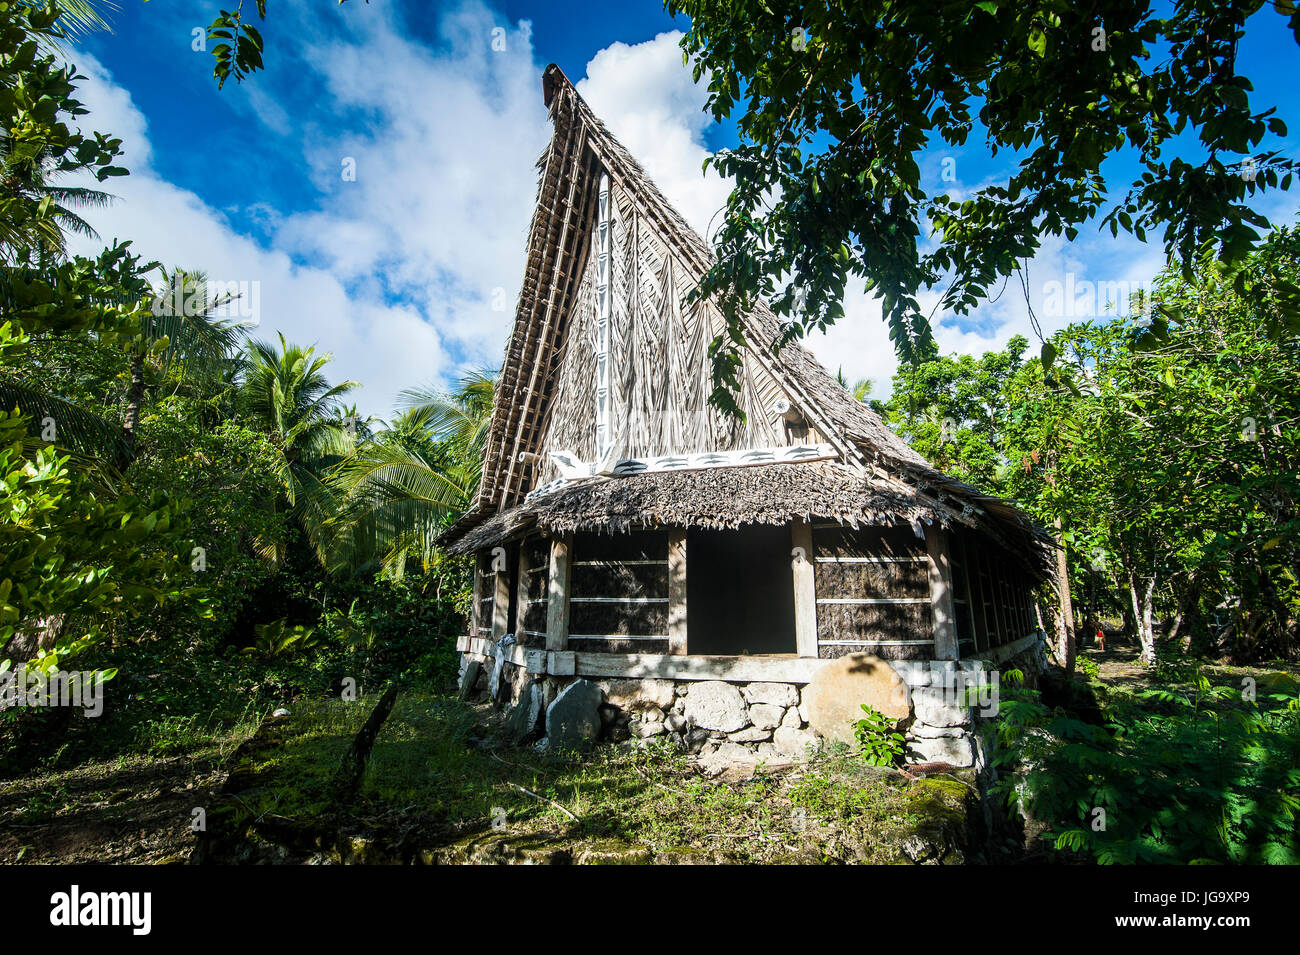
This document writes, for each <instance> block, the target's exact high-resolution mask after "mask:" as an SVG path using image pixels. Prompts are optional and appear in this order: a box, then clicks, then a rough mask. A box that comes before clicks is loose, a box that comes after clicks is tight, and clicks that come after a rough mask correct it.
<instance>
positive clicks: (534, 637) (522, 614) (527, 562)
mask: <svg viewBox="0 0 1300 955" xmlns="http://www.w3.org/2000/svg"><path fill="white" fill-rule="evenodd" d="M550 567H551V542H550V541H549V540H546V539H545V538H543V537H540V536H536V535H534V536H532V537H527V538H525V539H524V540H523V541H522V542H520V545H519V580H518V587H519V596H518V600H517V602H516V611H515V631H514V632H515V639H516V640H517V641H518V642H519V643H520V644H521V645H523V646H525V647H536V648H540V647H545V646H546V613H547V602H548V601H547V595H548V593H549V589H550V588H549V587H548V585H547V584H548V580H549V575H550Z"/></svg>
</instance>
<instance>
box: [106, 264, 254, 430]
mask: <svg viewBox="0 0 1300 955" xmlns="http://www.w3.org/2000/svg"><path fill="white" fill-rule="evenodd" d="M159 268H160V270H161V271H162V279H163V281H162V285H161V286H160V287H159V288H158V290H157V294H156V295H155V296H154V300H153V304H152V306H151V307H150V308H149V310H148V311H147V312H145V313H144V314H143V315H142V316H141V321H140V326H141V327H140V331H141V335H140V338H139V340H138V341H137V342H135V343H134V344H133V345H132V346H131V349H130V355H131V362H130V379H129V383H128V385H127V393H126V415H125V419H124V420H123V422H122V430H123V431H125V432H126V435H127V441H128V443H130V444H131V445H132V446H134V444H135V436H136V433H137V432H138V430H139V427H140V409H141V408H142V407H143V406H144V399H145V391H146V384H145V363H146V360H149V359H152V360H153V361H154V362H155V363H156V364H157V366H158V368H159V370H160V371H162V372H163V373H164V374H166V373H173V374H176V375H177V376H179V377H180V378H181V379H183V380H184V379H188V380H189V382H190V383H191V384H198V383H200V382H202V383H206V384H211V383H213V382H219V381H220V380H221V379H222V378H223V376H224V374H225V373H227V372H228V371H229V369H230V368H231V367H232V365H234V364H235V361H236V360H235V357H234V356H235V354H236V350H237V349H238V347H239V342H240V340H241V338H242V336H243V328H242V326H241V325H239V324H237V323H234V322H229V321H226V320H225V319H224V318H220V317H218V316H217V312H218V311H220V310H221V309H222V308H223V307H225V306H226V305H229V304H230V303H231V302H232V301H234V299H235V295H234V294H233V293H227V294H225V295H219V296H216V297H215V298H214V297H212V296H211V295H210V294H209V290H208V277H207V274H206V273H204V272H201V271H185V270H184V269H178V268H173V269H170V270H169V269H167V268H165V267H163V266H159Z"/></svg>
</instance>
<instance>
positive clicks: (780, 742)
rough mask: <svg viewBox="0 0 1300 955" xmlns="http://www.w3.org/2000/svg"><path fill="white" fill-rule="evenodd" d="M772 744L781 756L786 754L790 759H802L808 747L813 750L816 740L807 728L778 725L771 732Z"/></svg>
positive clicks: (815, 747)
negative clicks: (800, 728)
mask: <svg viewBox="0 0 1300 955" xmlns="http://www.w3.org/2000/svg"><path fill="white" fill-rule="evenodd" d="M772 746H773V747H774V748H775V749H776V751H777V752H778V753H780V754H781V755H782V756H788V757H790V758H791V759H804V758H805V757H807V755H808V750H809V747H811V748H812V749H813V750H816V749H817V746H818V740H817V737H816V736H814V735H813V734H812V733H811V732H809V731H808V730H797V729H791V728H790V727H789V726H780V727H777V730H776V732H775V733H773V734H772Z"/></svg>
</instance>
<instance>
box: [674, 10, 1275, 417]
mask: <svg viewBox="0 0 1300 955" xmlns="http://www.w3.org/2000/svg"><path fill="white" fill-rule="evenodd" d="M1264 4H1265V0H1215V2H1206V0H1177V2H1175V3H1173V4H1172V5H1170V7H1169V8H1167V9H1162V10H1161V14H1162V15H1158V14H1157V11H1156V9H1155V5H1153V4H1151V3H1133V2H1131V0H1098V2H1096V3H1091V4H1077V3H1072V2H1070V0H1041V2H1035V3H1031V4H1025V3H1013V2H1009V0H984V2H980V3H974V4H972V3H969V2H968V0H925V2H920V0H908V2H897V0H839V2H825V3H819V4H811V5H810V4H803V3H796V2H794V0H767V2H764V3H760V4H750V3H719V2H716V0H668V2H667V4H666V6H667V8H668V10H669V11H670V12H671V13H673V14H674V15H677V14H684V15H686V16H689V17H690V19H691V28H690V31H689V32H688V33H687V34H686V36H685V37H684V38H683V40H682V48H683V50H684V57H685V58H686V59H687V60H688V61H689V60H693V62H694V76H695V78H696V79H697V80H699V79H704V80H705V81H706V82H707V84H708V90H709V98H708V103H707V109H708V111H709V112H710V113H711V114H712V116H713V118H714V119H715V120H719V121H721V120H731V121H733V122H734V123H735V125H736V129H737V133H738V138H739V144H738V145H737V146H736V147H735V148H733V149H727V150H723V151H721V152H719V153H718V154H717V155H716V156H714V157H712V158H711V159H710V160H709V161H708V162H709V163H711V164H712V165H713V166H714V168H715V169H716V170H717V171H718V172H719V173H720V174H722V175H723V176H725V177H731V178H732V179H733V180H734V188H733V191H732V193H731V195H730V197H729V199H728V202H727V206H726V209H725V216H724V218H723V221H722V224H721V226H720V228H719V229H718V230H717V232H716V233H715V235H714V236H713V240H714V245H715V248H716V251H717V254H718V259H717V263H716V265H715V266H714V268H713V269H712V270H711V272H710V273H709V274H708V275H707V277H706V279H705V281H704V282H703V283H702V284H701V286H700V287H699V288H698V289H697V290H696V293H695V294H696V295H697V296H698V297H707V296H713V297H715V298H716V299H717V300H718V302H719V303H720V304H721V305H722V306H723V308H724V312H725V313H726V315H727V317H728V321H729V324H730V329H729V332H728V334H727V335H725V336H722V337H720V338H719V340H718V341H717V342H716V343H715V346H716V347H715V356H714V371H715V386H717V390H715V394H714V400H715V403H717V404H720V405H722V406H724V407H727V406H730V405H731V404H732V402H731V401H730V400H729V399H730V396H729V395H727V394H725V388H724V386H725V385H726V382H727V380H728V370H729V369H730V368H731V367H732V362H731V360H730V359H729V358H728V355H730V354H732V353H734V351H735V350H736V348H737V347H738V343H739V342H740V341H741V340H743V337H744V336H743V333H742V332H741V326H740V316H741V315H743V314H744V313H745V311H746V310H747V309H748V308H749V307H751V305H752V303H753V301H754V299H755V298H757V297H764V298H767V299H768V300H769V302H770V304H771V305H772V307H773V308H774V310H775V311H776V313H777V314H778V315H779V316H781V317H782V319H783V320H784V321H785V323H786V339H787V340H788V339H790V338H793V337H796V336H801V335H803V334H805V333H807V332H808V331H811V330H815V329H823V328H826V327H827V326H829V325H831V324H833V323H835V322H836V321H838V320H840V319H841V318H842V317H843V315H844V311H843V307H842V302H843V299H844V296H845V293H846V291H847V289H848V286H849V283H850V280H851V279H853V280H858V281H861V282H862V283H864V284H865V286H866V288H867V290H868V291H869V292H873V293H875V294H876V295H878V296H879V297H880V301H881V304H882V309H883V315H884V319H885V321H886V322H887V323H888V327H889V334H890V338H891V339H892V340H893V342H894V346H895V348H896V350H897V353H898V355H899V357H900V359H902V360H903V361H904V362H907V363H913V362H916V361H918V360H923V359H924V358H926V357H927V356H928V355H929V354H930V353H931V352H932V351H933V349H934V339H933V335H932V331H931V322H930V314H933V313H927V312H926V311H924V310H923V309H922V306H921V303H920V301H919V300H918V295H919V294H920V293H921V292H923V291H924V290H927V289H941V295H940V299H939V301H938V304H937V306H936V309H937V310H943V311H952V312H956V313H959V314H960V313H967V312H969V311H971V310H972V309H973V308H975V307H976V306H977V305H978V304H979V303H980V302H981V301H983V300H985V299H986V297H987V296H988V295H989V294H990V293H991V292H996V291H997V286H998V284H999V283H1000V282H1002V281H1003V280H1005V279H1006V278H1007V277H1008V276H1010V275H1011V274H1012V273H1014V272H1015V271H1017V269H1018V268H1019V267H1020V265H1021V263H1023V262H1024V261H1025V260H1027V259H1029V258H1031V257H1032V256H1033V255H1034V254H1035V253H1036V252H1037V251H1038V250H1039V248H1040V247H1041V246H1042V244H1043V242H1044V241H1045V240H1047V239H1048V238H1049V237H1057V236H1063V237H1065V238H1066V239H1069V240H1073V239H1074V238H1075V237H1076V236H1078V235H1079V233H1080V229H1081V227H1082V226H1083V225H1084V224H1085V223H1087V222H1089V221H1090V220H1097V223H1098V225H1099V226H1100V227H1101V228H1103V229H1108V230H1109V231H1110V232H1111V233H1112V234H1113V235H1118V233H1119V231H1120V230H1123V231H1125V232H1128V233H1130V234H1132V235H1134V236H1136V237H1137V238H1138V239H1140V240H1143V241H1145V240H1146V238H1147V235H1148V233H1152V234H1153V236H1158V237H1159V240H1160V242H1161V243H1162V244H1163V247H1164V249H1165V251H1166V253H1167V254H1168V255H1169V256H1171V257H1173V259H1174V260H1175V261H1177V262H1179V263H1180V264H1181V265H1182V266H1183V267H1184V269H1185V270H1190V268H1191V267H1192V265H1193V263H1195V262H1196V261H1198V259H1199V258H1200V256H1201V255H1202V253H1203V252H1204V251H1205V250H1206V249H1213V250H1214V251H1215V253H1216V254H1217V255H1218V256H1220V257H1221V258H1223V259H1224V260H1226V261H1228V262H1234V261H1237V260H1240V259H1241V257H1242V256H1243V255H1244V254H1245V253H1247V252H1248V251H1249V250H1250V249H1252V248H1253V247H1254V245H1255V243H1256V241H1257V240H1258V238H1259V235H1260V230H1266V229H1267V228H1268V225H1269V224H1268V222H1267V221H1266V220H1265V218H1264V217H1263V216H1262V215H1260V214H1259V213H1257V212H1256V211H1254V210H1253V209H1251V208H1250V206H1249V205H1248V204H1247V203H1248V201H1249V200H1250V199H1251V198H1252V197H1255V196H1257V195H1258V194H1260V193H1261V192H1264V191H1266V190H1273V189H1279V188H1280V189H1287V188H1289V187H1290V185H1291V178H1292V173H1293V171H1294V166H1295V162H1294V161H1293V160H1290V159H1287V158H1286V157H1284V156H1283V155H1282V154H1281V153H1280V152H1279V151H1278V149H1276V148H1266V145H1267V144H1266V140H1267V139H1268V137H1270V136H1272V137H1276V139H1275V140H1273V141H1274V142H1276V141H1278V140H1280V139H1281V137H1284V136H1286V134H1287V127H1286V125H1285V123H1284V122H1283V120H1282V119H1281V118H1280V117H1279V116H1277V115H1276V110H1275V109H1272V108H1267V109H1261V110H1257V109H1255V108H1253V107H1252V105H1251V101H1250V94H1251V92H1252V91H1253V89H1254V87H1253V85H1252V84H1251V81H1250V80H1249V78H1247V77H1246V76H1244V75H1242V74H1241V73H1240V72H1239V71H1238V69H1237V58H1236V53H1237V45H1238V42H1239V41H1240V39H1241V37H1242V36H1243V34H1244V31H1245V24H1246V21H1247V19H1248V18H1250V17H1251V15H1252V14H1254V13H1255V12H1257V11H1259V10H1260V9H1261V8H1262V7H1263V6H1264ZM1270 6H1271V7H1272V8H1273V9H1275V10H1276V11H1278V12H1279V13H1281V14H1282V15H1283V16H1284V17H1286V18H1287V21H1286V25H1287V26H1288V27H1289V29H1290V30H1291V31H1292V32H1294V33H1295V35H1296V38H1297V41H1300V13H1297V10H1296V6H1295V4H1293V3H1290V2H1278V3H1272V4H1270ZM1275 23H1276V24H1277V26H1281V25H1282V24H1280V23H1277V21H1274V20H1265V21H1261V22H1260V23H1259V24H1258V27H1259V28H1260V29H1270V28H1273V27H1274V24H1275ZM1254 26H1255V25H1252V28H1254ZM1193 137H1194V138H1193ZM980 139H982V140H983V142H982V143H978V140H980ZM977 144H978V145H977ZM972 148H980V149H981V151H982V152H984V153H986V154H987V155H988V156H990V157H1002V156H1005V157H1006V158H1007V159H1008V160H1009V161H1010V162H1013V163H1014V164H1015V165H1014V167H1013V168H1012V169H1011V170H1010V172H1009V173H1008V174H1007V175H1006V176H1005V178H1004V179H1002V180H1001V181H994V182H992V183H990V184H988V185H985V186H982V187H979V188H973V187H974V183H972V184H971V186H972V188H971V189H967V190H964V191H963V192H962V193H961V194H958V193H957V191H956V190H955V189H953V188H951V186H950V183H952V182H954V181H955V177H954V176H951V175H949V176H947V177H945V176H944V175H943V172H942V171H941V170H933V169H932V168H931V165H930V162H931V161H932V160H933V156H934V153H933V151H934V150H936V149H939V150H944V149H946V150H950V151H951V153H950V155H949V157H948V158H949V159H951V160H952V162H953V163H955V162H956V161H957V157H959V156H960V155H962V154H963V150H970V149H972ZM1121 151H1124V152H1126V153H1131V154H1133V155H1134V156H1135V157H1136V159H1137V162H1138V164H1139V166H1140V169H1141V172H1140V174H1139V175H1137V176H1136V178H1134V179H1133V181H1132V182H1131V183H1129V184H1128V185H1127V187H1123V186H1121V187H1120V188H1119V189H1116V190H1114V194H1112V188H1111V185H1109V184H1108V183H1107V181H1106V179H1105V178H1103V176H1102V174H1101V166H1102V164H1103V162H1104V161H1105V160H1106V159H1107V158H1108V157H1111V156H1114V155H1116V154H1117V153H1119V152H1121Z"/></svg>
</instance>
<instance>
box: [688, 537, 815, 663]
mask: <svg viewBox="0 0 1300 955" xmlns="http://www.w3.org/2000/svg"><path fill="white" fill-rule="evenodd" d="M790 561H791V557H790V528H789V527H768V526H765V525H750V526H747V527H742V528H740V529H738V530H722V531H712V530H696V529H694V528H692V529H691V530H689V531H688V532H687V534H686V631H687V637H686V640H687V647H688V649H689V652H690V653H691V654H720V655H737V654H758V653H767V654H773V653H796V652H797V643H796V640H795V631H794V577H793V574H792V571H791V563H790Z"/></svg>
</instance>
